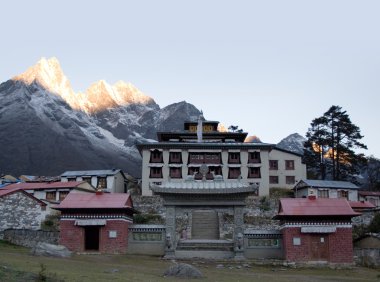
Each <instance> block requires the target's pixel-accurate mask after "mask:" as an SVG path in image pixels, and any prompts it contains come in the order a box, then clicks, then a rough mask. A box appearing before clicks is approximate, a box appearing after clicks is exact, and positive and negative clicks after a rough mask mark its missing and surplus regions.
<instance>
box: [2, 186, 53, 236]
mask: <svg viewBox="0 0 380 282" xmlns="http://www.w3.org/2000/svg"><path fill="white" fill-rule="evenodd" d="M45 216H46V208H45V206H43V207H42V206H41V203H40V202H38V201H36V200H35V199H33V198H32V197H29V196H28V195H26V194H24V193H23V192H21V191H18V192H15V193H11V194H8V195H5V196H3V197H0V231H2V230H5V229H9V228H14V229H34V230H37V229H40V226H41V222H42V221H43V220H44V218H45Z"/></svg>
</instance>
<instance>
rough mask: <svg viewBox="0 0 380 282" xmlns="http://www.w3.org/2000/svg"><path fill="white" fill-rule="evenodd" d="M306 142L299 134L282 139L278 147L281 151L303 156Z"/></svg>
mask: <svg viewBox="0 0 380 282" xmlns="http://www.w3.org/2000/svg"><path fill="white" fill-rule="evenodd" d="M305 141H306V138H305V137H303V136H301V135H300V134H298V133H293V134H290V135H289V136H288V137H285V138H284V139H282V140H281V141H280V142H279V143H278V144H277V145H276V146H277V147H279V148H281V149H284V150H288V151H291V152H295V153H297V154H301V155H303V144H304V143H305Z"/></svg>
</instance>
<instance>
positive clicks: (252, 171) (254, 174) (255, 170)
mask: <svg viewBox="0 0 380 282" xmlns="http://www.w3.org/2000/svg"><path fill="white" fill-rule="evenodd" d="M260 177H261V173H260V168H259V167H249V168H248V178H260Z"/></svg>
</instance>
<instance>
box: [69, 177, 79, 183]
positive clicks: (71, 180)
mask: <svg viewBox="0 0 380 282" xmlns="http://www.w3.org/2000/svg"><path fill="white" fill-rule="evenodd" d="M76 180H77V179H76V178H75V177H70V178H67V181H69V182H73V181H76Z"/></svg>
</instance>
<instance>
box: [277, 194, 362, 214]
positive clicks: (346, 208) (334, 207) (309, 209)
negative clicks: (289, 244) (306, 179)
mask: <svg viewBox="0 0 380 282" xmlns="http://www.w3.org/2000/svg"><path fill="white" fill-rule="evenodd" d="M357 215H359V213H356V212H354V211H353V210H352V208H351V206H350V204H349V203H348V201H347V200H346V199H331V198H315V199H309V198H295V199H294V198H285V199H280V206H279V212H278V214H277V215H276V216H275V218H276V219H280V218H283V217H293V216H302V217H304V216H306V217H310V216H327V217H332V216H349V217H354V216H357Z"/></svg>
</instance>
